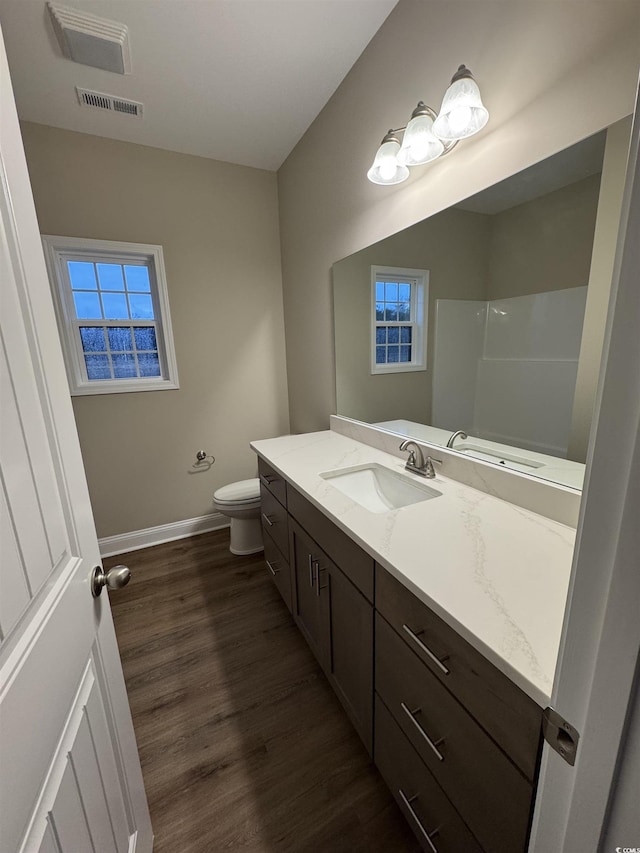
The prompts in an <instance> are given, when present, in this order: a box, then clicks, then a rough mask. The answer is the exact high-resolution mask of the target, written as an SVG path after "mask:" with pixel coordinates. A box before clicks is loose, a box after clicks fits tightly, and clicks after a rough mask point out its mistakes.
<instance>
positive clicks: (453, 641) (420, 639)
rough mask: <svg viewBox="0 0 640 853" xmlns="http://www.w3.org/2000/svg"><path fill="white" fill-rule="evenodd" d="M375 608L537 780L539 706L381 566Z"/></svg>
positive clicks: (517, 763) (517, 762)
mask: <svg viewBox="0 0 640 853" xmlns="http://www.w3.org/2000/svg"><path fill="white" fill-rule="evenodd" d="M376 609H377V610H379V611H380V613H381V614H382V615H383V616H384V617H385V619H386V620H387V622H389V624H390V625H391V626H392V627H393V628H394V629H395V630H396V631H397V633H398V634H399V636H400V637H402V639H403V641H404V642H405V643H406V644H407V645H408V646H409V648H411V649H412V650H413V651H414V652H415V654H416V655H417V656H418V657H419V658H420V660H421V661H422V662H423V663H424V664H426V666H427V667H429V670H430V671H431V672H432V673H433V674H434V675H435V676H436V677H437V678H438V679H439V680H440V681H441V682H442V683H443V684H444V685H445V687H446V688H447V689H448V690H449V691H451V693H453V695H454V696H455V697H456V698H457V699H458V700H459V701H460V702H461V703H462V704H463V705H464V706H465V708H466V709H467V710H468V711H469V713H470V714H471V715H472V716H473V717H474V718H475V719H476V720H477V721H478V722H479V723H480V725H481V726H482V727H483V728H484V729H485V731H487V732H488V733H489V734H490V735H491V737H492V738H493V739H494V740H495V741H496V742H497V743H498V744H500V746H501V747H502V749H503V750H504V751H505V752H506V753H507V754H508V755H509V757H510V758H511V760H512V761H513V762H514V763H515V764H516V765H517V766H518V767H519V768H520V769H521V770H522V772H523V773H524V774H525V776H526V777H527V778H528V779H529V780H530V781H533V780H534V778H535V776H536V766H537V760H538V750H539V747H540V731H541V724H542V711H541V709H540V708H539V707H538V705H537V704H536V703H535V702H534V701H533V700H532V699H530V698H529V697H528V696H527V695H526V694H525V693H524V692H523V691H522V690H520V688H519V687H517V686H516V685H515V684H514V683H513V682H512V681H510V680H509V679H508V678H507V676H506V675H503V673H501V672H500V671H499V670H498V669H496V667H495V666H493V664H491V663H490V662H489V661H488V660H487V659H486V658H485V657H483V655H481V654H480V653H479V652H477V651H476V650H475V649H474V648H473V647H472V646H471V645H470V644H469V643H467V641H466V640H463V639H462V637H460V635H459V634H457V633H456V632H455V631H454V630H453V629H452V628H450V627H449V626H448V625H446V624H445V623H444V622H443V621H442V619H440V618H439V617H438V616H436V615H435V613H433V612H432V611H431V610H430V609H429V608H428V607H427V606H426V605H425V604H423V603H422V602H421V601H420V600H419V599H418V598H416V596H415V595H413V593H412V592H410V591H409V590H408V589H407V588H406V587H405V586H403V585H402V584H401V583H400V582H399V581H397V580H396V579H395V578H394V577H392V576H391V575H390V574H389V572H387V571H386V570H385V569H383V568H382V566H379V565H377V564H376Z"/></svg>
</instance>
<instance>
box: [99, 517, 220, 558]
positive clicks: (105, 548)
mask: <svg viewBox="0 0 640 853" xmlns="http://www.w3.org/2000/svg"><path fill="white" fill-rule="evenodd" d="M229 523H230V522H229V519H228V517H227V516H226V515H222V513H220V512H212V513H210V514H209V515H201V516H200V517H199V518H185V520H184V521H172V522H171V523H170V524H159V525H158V526H157V527H147V528H145V529H144V530H132V531H131V532H130V533H118V534H117V535H116V536H105V537H104V538H103V539H98V545H99V546H100V556H101V557H113V556H114V555H115V554H124V553H126V552H127V551H139V550H140V549H141V548H149V547H150V546H151V545H162V543H163V542H173V541H174V539H186V537H187V536H196V535H197V534H198V533H208V532H209V531H210V530H220V529H221V528H223V527H229Z"/></svg>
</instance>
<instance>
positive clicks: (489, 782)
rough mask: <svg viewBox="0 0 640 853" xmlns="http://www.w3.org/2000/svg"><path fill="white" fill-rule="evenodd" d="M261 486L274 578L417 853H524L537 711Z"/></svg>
mask: <svg viewBox="0 0 640 853" xmlns="http://www.w3.org/2000/svg"><path fill="white" fill-rule="evenodd" d="M260 478H261V488H262V498H263V504H262V512H263V519H262V524H263V530H264V534H265V535H264V543H265V558H266V561H267V568H268V570H269V571H270V573H271V575H272V577H273V580H274V582H275V583H276V585H277V586H278V589H279V590H280V592H281V594H282V596H283V598H284V600H285V601H286V602H287V605H288V606H289V608H290V610H291V612H292V614H293V616H294V619H295V620H296V623H297V625H298V627H299V628H300V631H301V632H302V634H303V635H304V637H305V638H306V640H307V642H308V644H309V646H310V647H311V649H312V651H313V653H314V654H315V656H316V658H317V659H318V661H319V663H320V665H321V666H322V668H323V670H324V672H325V674H326V675H327V678H328V679H329V682H330V683H331V685H332V686H333V688H334V690H335V692H336V694H337V695H338V698H339V699H340V701H341V702H342V705H343V706H344V708H345V710H346V711H347V714H348V715H349V717H350V718H351V721H352V722H353V724H354V726H355V728H356V730H357V731H358V732H359V734H360V736H361V737H362V740H363V741H364V743H365V745H366V747H367V749H368V750H369V752H370V754H372V755H373V759H374V761H375V763H376V765H377V766H378V768H379V770H380V772H381V774H382V776H383V777H384V779H385V780H386V782H387V784H388V785H389V788H390V789H391V792H392V794H393V796H394V797H395V799H396V801H397V802H398V805H399V806H400V808H401V810H402V811H403V813H404V814H405V816H406V818H407V821H408V822H409V824H410V825H411V826H412V828H413V830H414V832H415V834H416V837H417V838H418V840H419V842H420V844H421V845H422V847H423V849H424V850H426V851H429V852H430V853H434V851H435V852H436V853H462V851H464V853H524V851H525V850H526V845H527V838H528V833H529V824H530V816H531V811H532V804H533V797H534V793H535V784H536V778H537V769H538V758H539V753H540V743H541V720H542V710H541V708H540V707H539V706H538V705H537V704H536V703H535V702H534V701H533V700H532V699H530V698H529V697H528V696H527V695H526V694H525V693H523V691H522V690H520V688H519V687H517V686H516V685H515V684H514V683H513V682H512V681H511V680H510V679H509V678H507V676H506V675H504V674H503V673H502V672H500V671H499V670H498V669H497V668H496V667H495V666H494V665H493V664H492V663H490V662H489V661H488V660H487V658H485V657H484V656H483V655H482V654H480V652H478V651H477V650H476V649H475V648H474V647H473V646H472V645H470V644H469V643H468V642H467V641H466V640H465V639H464V638H463V637H462V636H460V634H458V633H457V631H455V630H454V629H453V628H451V627H449V625H448V624H447V623H445V622H444V621H443V620H442V619H441V618H440V617H439V616H437V615H436V614H435V613H434V612H433V610H431V609H430V608H429V607H427V606H426V605H425V604H424V603H423V602H422V601H421V600H420V599H419V598H418V597H417V596H415V595H414V594H413V593H412V592H411V591H410V590H409V589H407V587H406V586H404V584H402V583H400V581H398V580H396V579H395V577H393V575H392V574H390V573H389V572H388V571H387V570H386V569H384V568H382V567H381V566H379V565H377V564H375V563H374V561H373V560H372V558H371V557H370V556H369V555H368V554H367V553H366V552H365V551H363V550H362V548H360V546H359V545H357V544H356V542H354V540H353V539H351V538H350V537H349V536H347V534H346V533H344V532H343V531H342V530H340V528H339V527H338V526H337V525H336V524H334V523H333V522H332V521H331V520H330V519H329V518H328V517H327V516H326V515H324V513H322V512H320V510H318V509H317V508H316V507H315V506H314V505H313V504H312V503H311V502H310V501H309V500H307V498H305V497H303V495H301V494H300V492H298V491H297V490H296V489H295V488H293V487H292V486H291V484H290V483H285V481H284V480H283V479H282V477H281V476H280V475H279V474H277V472H275V471H274V470H273V469H271V468H270V466H269V465H268V464H267V463H265V462H264V461H263V460H260ZM374 589H375V602H374ZM461 594H463V593H461ZM374 604H375V611H374ZM374 614H375V615H374ZM374 630H375V637H374ZM374 649H375V666H374ZM374 669H375V672H374ZM374 681H375V691H374Z"/></svg>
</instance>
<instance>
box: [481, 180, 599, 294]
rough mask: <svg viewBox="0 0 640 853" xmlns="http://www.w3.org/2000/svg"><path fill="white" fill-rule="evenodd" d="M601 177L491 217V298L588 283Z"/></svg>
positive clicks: (580, 285)
mask: <svg viewBox="0 0 640 853" xmlns="http://www.w3.org/2000/svg"><path fill="white" fill-rule="evenodd" d="M599 188H600V175H593V176H591V177H589V178H585V179H584V180H582V181H577V182H576V183H574V184H569V186H567V187H562V188H561V189H559V190H556V191H555V192H551V193H547V195H543V196H540V198H536V199H533V200H532V201H529V202H526V203H525V204H520V205H518V206H517V207H512V208H511V209H510V210H505V211H504V212H503V213H498V214H496V215H495V216H493V217H492V222H491V245H490V263H489V287H488V290H487V299H507V298H509V297H512V296H528V295H530V294H532V293H544V292H545V291H549V290H563V289H564V288H565V287H584V286H585V285H586V284H587V283H588V282H589V268H590V265H591V247H592V245H593V232H594V229H595V223H596V211H597V209H598V191H599Z"/></svg>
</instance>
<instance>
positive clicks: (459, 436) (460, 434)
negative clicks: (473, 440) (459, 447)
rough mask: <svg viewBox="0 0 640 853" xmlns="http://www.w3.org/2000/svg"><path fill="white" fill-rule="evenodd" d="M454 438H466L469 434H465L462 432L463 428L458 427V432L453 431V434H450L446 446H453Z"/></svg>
mask: <svg viewBox="0 0 640 853" xmlns="http://www.w3.org/2000/svg"><path fill="white" fill-rule="evenodd" d="M456 438H461V439H463V440H464V439H466V438H469V436H468V435H467V434H466V432H464V430H461V429H459V430H458V432H454V434H453V435H452V436H451V438H450V439H449V441H448V442H447V447H453V442H454V441H455V440H456Z"/></svg>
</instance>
